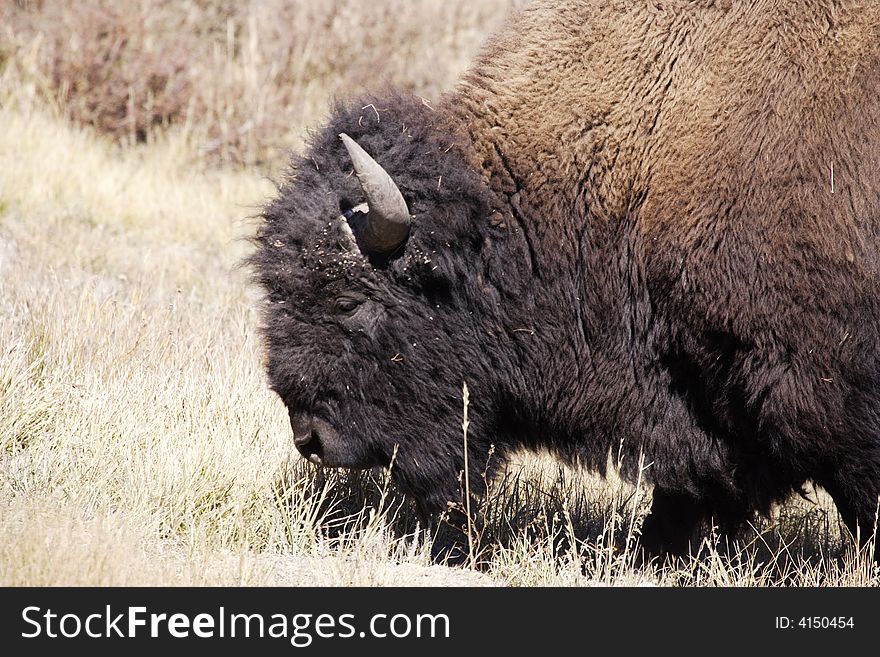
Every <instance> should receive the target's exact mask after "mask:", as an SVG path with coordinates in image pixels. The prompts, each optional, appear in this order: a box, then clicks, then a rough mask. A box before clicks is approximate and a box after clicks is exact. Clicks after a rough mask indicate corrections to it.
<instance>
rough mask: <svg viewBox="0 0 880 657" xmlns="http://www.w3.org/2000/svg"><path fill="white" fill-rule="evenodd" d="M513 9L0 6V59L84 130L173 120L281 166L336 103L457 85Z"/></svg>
mask: <svg viewBox="0 0 880 657" xmlns="http://www.w3.org/2000/svg"><path fill="white" fill-rule="evenodd" d="M515 3H516V0H490V1H486V0H483V1H482V2H462V1H459V2H437V1H436V0H382V1H381V2H361V1H359V0H335V1H334V2H326V1H324V0H311V1H309V0H252V1H251V2H233V1H231V0H187V1H186V2H169V1H168V0H123V1H122V2H120V1H119V0H89V1H88V2H77V3H70V2H67V0H40V1H29V2H18V3H11V2H10V3H7V6H6V8H5V11H4V10H3V9H0V25H6V26H7V29H6V31H5V33H0V62H2V59H3V57H4V55H3V53H4V52H5V53H6V55H5V56H6V58H8V59H10V60H12V61H14V63H15V64H16V65H17V66H18V67H20V68H22V69H23V70H24V71H25V72H26V73H27V75H28V76H29V77H30V78H31V79H32V80H33V81H34V84H35V91H36V92H37V93H39V95H40V96H41V97H42V98H43V99H45V100H48V101H49V102H51V103H53V104H55V105H56V106H57V107H58V108H59V109H60V110H61V112H62V113H63V114H65V115H66V116H68V117H70V118H72V119H73V120H74V121H76V122H78V123H80V124H85V125H90V126H94V127H96V128H97V129H99V130H100V131H101V132H104V133H108V134H110V135H112V136H114V137H115V138H117V139H120V140H129V141H130V140H134V141H143V140H145V139H147V138H148V137H149V135H150V133H151V130H152V129H153V128H155V127H156V126H162V125H175V126H177V127H178V128H179V129H181V130H182V131H184V132H186V133H187V134H189V136H190V137H191V138H192V140H193V141H194V142H195V143H196V144H197V145H198V148H199V155H200V156H202V157H208V158H209V159H210V160H212V161H214V162H217V161H219V162H223V163H238V164H245V165H255V164H267V163H268V164H271V165H272V166H277V165H278V163H279V161H280V160H281V159H283V157H284V153H285V152H286V151H287V149H288V148H290V147H291V146H292V145H297V144H299V143H300V142H301V139H302V135H303V132H304V130H305V129H306V128H308V127H311V126H313V125H315V124H316V123H317V122H319V121H320V120H321V119H322V118H323V117H324V115H325V114H326V110H327V101H328V98H330V97H337V96H338V97H345V96H347V95H350V94H353V93H357V92H359V91H361V90H363V88H365V87H367V88H378V87H382V86H384V85H386V84H394V85H397V86H400V87H402V88H404V89H407V90H410V91H414V92H416V93H420V94H423V95H427V96H436V94H438V93H439V92H440V91H441V90H443V89H445V88H447V87H449V86H450V84H451V83H452V82H453V81H454V79H455V77H456V76H457V74H458V72H459V71H460V70H461V69H462V68H463V67H464V66H465V65H466V64H467V62H468V61H469V60H470V58H471V56H472V55H473V53H474V52H475V50H476V48H477V47H478V46H479V44H480V42H481V39H482V37H483V35H484V33H485V31H486V30H488V29H490V28H491V27H492V26H493V25H495V23H496V22H497V21H498V20H499V19H500V18H501V17H502V16H503V14H504V13H505V11H506V9H507V8H508V7H509V6H511V5H512V4H515Z"/></svg>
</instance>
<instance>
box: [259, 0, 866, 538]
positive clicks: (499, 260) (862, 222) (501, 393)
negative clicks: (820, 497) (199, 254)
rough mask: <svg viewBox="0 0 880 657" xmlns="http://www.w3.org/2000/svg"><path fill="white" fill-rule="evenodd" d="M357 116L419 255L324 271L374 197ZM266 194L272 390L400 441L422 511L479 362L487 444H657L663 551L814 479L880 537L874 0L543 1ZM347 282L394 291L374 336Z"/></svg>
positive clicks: (360, 436)
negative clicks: (449, 83)
mask: <svg viewBox="0 0 880 657" xmlns="http://www.w3.org/2000/svg"><path fill="white" fill-rule="evenodd" d="M368 103H370V104H371V105H372V106H373V107H374V108H376V110H377V111H376V112H375V113H374V111H373V109H372V108H370V109H368V110H366V111H364V110H361V109H360V108H361V107H363V106H364V105H367V104H368ZM377 114H378V116H377ZM377 119H378V120H377ZM343 131H344V132H348V133H349V134H351V135H352V136H353V137H354V138H355V139H357V140H358V141H359V142H360V143H361V145H362V146H364V147H365V148H366V149H367V150H368V151H369V152H371V153H372V154H373V155H374V156H375V157H376V158H377V159H378V160H379V162H380V163H381V164H382V165H383V166H384V167H385V168H386V169H387V170H388V171H389V173H390V174H391V175H392V176H393V177H394V178H395V180H396V181H397V183H398V185H399V187H400V188H401V190H402V192H403V194H404V196H405V197H406V199H407V202H408V203H409V206H410V210H411V211H412V212H413V214H414V216H415V223H414V228H413V233H412V235H411V237H410V239H409V242H408V244H407V245H406V249H405V251H404V252H403V253H402V255H400V257H399V258H396V259H393V260H392V261H390V262H387V263H376V262H373V263H372V264H367V262H366V259H364V260H363V262H362V263H361V265H358V266H359V267H360V266H364V267H365V269H363V270H362V271H361V270H359V274H358V275H357V276H351V275H349V276H348V277H346V275H345V274H343V273H339V272H338V271H336V269H338V267H336V268H335V269H334V270H333V272H332V273H327V274H326V276H324V274H325V273H326V272H324V270H323V269H322V267H324V264H320V265H319V264H316V263H315V262H314V261H313V260H309V257H308V253H309V249H314V248H318V246H314V245H317V244H320V245H324V242H320V239H322V238H320V236H319V231H320V230H324V235H325V236H326V234H327V230H328V224H329V225H330V229H332V221H333V220H334V216H335V215H336V214H338V212H339V209H340V208H341V209H342V210H345V209H346V208H350V207H352V206H353V205H354V204H356V203H358V202H360V201H362V200H363V198H362V193H361V192H360V190H359V188H358V186H357V183H356V181H354V180H352V179H351V178H350V177H348V175H347V174H348V168H349V164H348V163H347V160H346V157H345V155H344V151H342V149H341V147H340V146H339V145H338V143H337V141H336V135H337V134H338V133H339V132H343ZM265 218H266V222H265V224H264V226H263V227H262V228H261V231H260V233H259V235H258V237H257V243H258V245H259V247H260V250H259V252H258V253H257V255H256V256H255V257H254V264H255V265H256V268H257V273H258V278H259V280H260V282H261V284H262V285H263V286H264V288H265V289H266V290H267V293H268V296H269V299H270V300H272V301H274V302H275V304H272V305H270V306H269V310H268V312H267V316H266V317H267V321H266V328H265V334H266V336H267V341H268V347H269V356H270V360H269V372H270V377H271V379H272V382H273V386H274V388H275V389H276V390H277V391H278V392H279V394H281V395H282V397H283V398H284V399H285V401H286V402H287V404H288V406H289V407H290V408H291V413H292V415H294V414H301V413H306V414H308V415H310V416H311V415H315V416H317V417H319V418H320V422H321V423H326V426H333V427H336V429H335V430H334V431H333V432H331V433H328V435H327V437H326V438H327V440H326V442H327V445H326V446H325V447H326V450H327V452H328V453H331V452H334V451H335V452H337V453H343V452H345V453H348V454H353V453H354V454H357V455H358V457H357V458H356V459H354V461H357V463H354V462H353V461H352V460H351V459H349V460H346V459H343V458H341V457H337V460H338V461H339V462H340V463H342V464H346V465H354V464H370V463H376V462H380V463H387V462H388V460H389V458H390V457H389V455H390V452H391V451H392V447H393V446H394V445H397V446H398V447H399V454H398V457H397V462H396V466H395V467H396V469H397V472H396V474H397V476H398V479H399V481H400V482H401V483H402V485H403V486H404V487H405V488H407V489H408V490H410V492H412V493H413V494H414V495H415V496H416V497H417V498H418V499H419V500H420V501H422V502H423V503H424V505H425V508H426V509H427V510H429V511H433V510H436V509H439V508H441V507H442V506H443V504H444V503H445V501H446V500H448V499H451V498H452V497H454V492H455V486H456V483H455V473H456V472H457V471H459V470H460V469H461V467H462V466H461V458H460V455H459V454H458V452H460V449H458V447H457V445H459V444H460V434H459V431H458V430H457V421H456V418H457V417H458V415H457V413H456V408H455V406H456V405H455V403H454V401H455V399H456V398H457V397H456V395H457V393H456V391H457V390H460V386H461V382H462V380H464V379H467V380H468V381H469V383H471V387H472V388H476V390H475V394H474V397H475V398H476V399H477V400H478V401H477V405H476V407H475V411H474V415H475V422H476V424H475V426H474V431H473V432H472V434H473V435H472V444H471V449H472V450H473V452H474V453H473V454H472V455H471V463H476V464H483V463H485V459H486V455H487V454H488V452H489V450H490V445H493V444H494V445H495V446H496V453H498V454H501V455H502V456H503V454H504V453H505V452H506V451H507V450H508V449H512V448H515V447H519V446H527V447H548V448H550V449H552V450H554V451H555V452H556V453H558V454H559V455H560V456H562V457H564V458H569V459H572V460H576V461H579V462H581V463H584V464H586V465H587V466H589V467H592V468H594V469H597V470H602V469H603V468H604V465H605V459H606V456H607V454H608V451H609V449H612V448H614V449H615V450H618V449H621V450H622V452H623V453H624V454H625V455H626V458H625V459H624V466H625V472H624V474H625V475H629V476H635V473H636V470H637V468H638V463H639V456H640V455H644V456H645V458H646V462H648V463H650V464H651V465H650V466H649V467H648V468H647V470H646V473H645V474H646V475H647V477H648V479H649V480H651V481H652V482H653V483H654V484H655V495H654V506H653V513H652V516H651V517H650V518H649V520H648V521H647V522H646V525H645V528H644V542H645V543H646V544H647V545H648V547H650V548H651V549H653V550H656V551H673V552H676V551H682V550H684V549H686V548H687V545H688V541H689V539H690V538H691V536H692V534H693V532H694V530H695V529H696V528H697V526H698V525H699V523H700V522H701V521H702V519H704V518H706V517H708V516H709V515H713V516H715V517H716V519H718V520H719V522H721V524H722V525H723V526H724V527H725V528H726V529H731V530H732V529H734V528H736V527H737V526H738V525H739V524H740V523H742V522H743V521H744V520H745V519H747V518H748V517H749V515H750V514H751V513H752V512H754V511H759V512H764V513H766V512H768V511H769V509H770V507H771V505H772V504H773V503H775V502H777V501H780V500H783V499H785V498H786V497H787V496H788V495H790V494H791V493H792V492H793V491H796V490H798V489H800V488H801V487H802V486H803V484H804V483H805V482H806V481H808V480H813V481H816V482H818V483H819V484H821V485H822V486H824V487H825V488H826V489H828V490H829V492H830V493H831V494H832V495H833V496H834V499H835V501H836V503H837V505H838V508H839V509H840V511H841V513H842V515H843V517H844V519H845V520H846V522H847V523H848V525H849V526H850V528H851V529H852V530H853V531H856V529H857V527H858V528H860V530H861V532H862V536H863V537H864V536H865V535H866V534H873V532H874V529H875V513H876V510H877V504H878V494H880V329H878V326H880V278H878V274H880V272H878V266H880V257H878V252H877V248H878V240H877V238H878V222H880V3H875V2H867V1H862V2H856V1H852V0H841V1H831V0H806V1H804V0H776V1H773V2H770V1H769V0H753V1H749V2H746V1H744V0H743V1H739V0H729V1H728V2H723V1H717V2H713V1H711V0H696V1H685V0H670V1H667V2H635V1H623V0H620V1H617V2H599V1H575V0H562V1H552V2H551V1H537V2H533V3H532V4H531V5H530V6H529V7H528V8H526V9H525V10H523V11H521V12H519V13H518V14H516V15H514V16H513V17H512V18H511V19H510V21H509V22H508V23H507V25H506V26H505V27H504V28H503V29H502V30H501V31H500V32H499V34H498V35H496V36H495V37H494V38H493V39H492V40H491V41H490V43H489V44H488V46H487V47H486V49H485V51H484V53H483V54H482V56H481V57H480V58H479V60H478V61H477V62H476V63H475V65H474V67H473V68H472V70H471V71H470V72H469V73H468V74H467V75H466V77H465V78H464V80H463V81H462V82H461V84H460V86H459V87H458V88H457V89H456V90H455V91H454V92H453V93H451V94H449V95H448V96H447V97H445V98H444V99H443V101H442V102H441V103H440V104H438V105H437V106H436V107H435V108H434V109H433V110H432V109H428V108H426V107H425V106H424V105H423V104H422V103H419V102H415V101H411V100H409V99H405V98H398V97H396V96H394V95H391V96H388V97H384V98H378V99H369V100H367V101H364V102H360V103H356V104H354V105H352V106H351V107H349V108H347V107H339V108H338V109H337V111H336V113H335V114H334V117H333V120H332V123H331V125H330V126H329V128H328V129H327V131H326V132H324V133H322V135H320V136H319V137H318V138H317V139H316V141H315V142H314V144H313V146H312V148H311V150H310V152H309V154H308V156H307V157H305V158H302V159H298V160H297V161H295V162H294V176H293V177H292V178H291V180H290V182H289V184H288V185H286V186H285V187H284V188H283V189H282V190H281V195H280V197H279V199H278V200H276V201H275V202H274V203H273V204H272V205H270V206H269V208H267V211H266V215H265ZM276 243H282V244H285V245H287V244H295V245H296V246H295V247H293V248H290V249H279V248H278V247H277V246H273V244H276ZM310 245H312V246H310ZM320 248H325V247H324V246H321V247H320ZM326 248H327V249H329V250H330V251H332V249H333V248H334V247H333V246H332V244H328V245H327V246H326ZM366 255H369V254H366ZM428 261H430V267H428V266H426V265H425V263H426V262H428ZM285 270H286V271H285ZM316 272H317V275H316ZM328 277H329V278H330V279H332V281H337V284H338V288H339V289H347V290H349V291H351V290H352V289H355V290H359V292H358V294H360V295H361V296H363V298H364V299H368V300H369V301H368V303H369V304H375V307H372V306H366V307H368V310H364V311H363V312H362V317H361V319H360V320H358V322H355V323H354V326H355V327H356V328H355V329H352V328H351V326H352V324H351V323H349V325H348V326H349V330H350V331H351V330H355V331H356V332H360V333H361V334H364V333H366V334H367V335H368V336H369V339H367V340H365V341H364V340H363V338H350V337H347V336H346V335H345V332H344V331H343V332H342V333H336V332H334V330H333V329H331V328H329V327H330V326H333V325H335V324H339V323H341V324H342V325H345V322H346V321H349V320H340V319H338V318H336V319H334V316H333V311H332V310H330V309H328V308H327V307H326V306H325V305H322V303H321V302H320V301H319V299H321V298H322V297H323V296H325V295H331V297H332V295H333V294H338V293H339V289H336V288H330V287H328V285H329V283H327V282H326V279H327V278H328ZM279 303H280V304H286V306H285V309H284V311H283V313H280V312H279V310H278V304H279ZM294 304H295V305H296V308H295V309H292V306H293V305H294ZM284 313H286V314H284ZM429 315H430V321H427V320H426V317H427V316H429ZM365 327H367V328H365ZM359 340H360V341H359ZM315 341H317V342H315ZM315 344H320V345H322V347H321V349H317V347H315V346H314V345H315ZM419 344H422V345H423V347H419V346H418V345H419ZM410 345H411V346H410ZM316 350H317V351H316ZM319 352H320V353H319ZM330 354H344V356H341V357H340V358H338V359H337V358H336V357H335V356H331V355H330ZM386 356H387V357H388V358H386ZM392 356H396V357H397V358H395V359H392V358H391V357H392ZM392 361H393V362H392ZM401 363H403V364H401ZM328 370H331V371H332V372H333V377H339V379H338V380H334V381H332V382H331V381H330V380H328V375H327V373H326V372H327V371H328ZM365 371H368V372H370V375H369V377H368V378H365V377H364V375H363V372H365ZM330 378H332V377H330ZM340 380H341V381H343V382H345V385H346V387H347V388H348V390H349V392H345V391H343V390H342V389H341V388H340V386H341V385H342V384H340V383H339V381H340ZM351 391H354V392H351ZM328 400H329V401H328ZM450 400H452V401H450ZM316 409H317V410H316ZM447 414H451V415H452V417H451V418H447ZM321 426H324V425H323V424H322V425H321ZM621 444H622V448H620V447H619V445H621ZM334 445H335V446H334ZM345 445H347V447H346V446H345Z"/></svg>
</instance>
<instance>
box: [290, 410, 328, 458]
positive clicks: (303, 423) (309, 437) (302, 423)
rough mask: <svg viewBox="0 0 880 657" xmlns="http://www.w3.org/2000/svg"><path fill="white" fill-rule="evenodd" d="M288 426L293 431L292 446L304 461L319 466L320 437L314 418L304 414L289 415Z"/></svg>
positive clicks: (320, 452)
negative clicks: (294, 446)
mask: <svg viewBox="0 0 880 657" xmlns="http://www.w3.org/2000/svg"><path fill="white" fill-rule="evenodd" d="M290 426H291V428H292V429H293V444H294V445H296V448H297V449H298V450H299V453H300V454H302V455H303V457H304V458H305V459H307V460H308V461H310V462H311V463H314V464H315V465H321V464H322V463H323V459H322V452H323V449H322V444H321V436H320V431H319V430H318V427H317V426H316V423H315V420H314V418H312V417H311V416H309V415H306V414H305V413H293V412H291V413H290Z"/></svg>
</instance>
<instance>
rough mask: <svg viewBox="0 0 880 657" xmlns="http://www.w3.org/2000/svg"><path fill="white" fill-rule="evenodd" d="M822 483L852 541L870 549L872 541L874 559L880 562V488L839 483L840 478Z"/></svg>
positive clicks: (852, 483)
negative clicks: (856, 541)
mask: <svg viewBox="0 0 880 657" xmlns="http://www.w3.org/2000/svg"><path fill="white" fill-rule="evenodd" d="M821 484H822V486H823V488H825V490H826V491H828V493H829V494H830V495H831V497H832V499H834V504H835V506H837V511H838V512H839V513H840V517H841V518H842V519H843V522H844V523H845V524H846V527H847V529H849V532H850V534H851V535H852V537H853V539H858V543H859V547H860V548H863V547H866V546H869V545H871V542H872V541H873V546H872V547H873V551H874V555H873V556H874V560H875V561H878V562H880V549H878V542H880V532H878V524H880V522H878V515H877V514H878V503H880V486H878V485H876V484H875V485H868V486H864V485H863V486H857V485H856V484H855V482H850V481H840V478H836V479H834V480H831V481H828V482H821Z"/></svg>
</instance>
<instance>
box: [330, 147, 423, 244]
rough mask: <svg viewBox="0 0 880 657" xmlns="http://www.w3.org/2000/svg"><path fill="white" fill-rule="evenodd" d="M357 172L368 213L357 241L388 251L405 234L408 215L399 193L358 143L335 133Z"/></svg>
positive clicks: (404, 236)
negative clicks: (365, 225)
mask: <svg viewBox="0 0 880 657" xmlns="http://www.w3.org/2000/svg"><path fill="white" fill-rule="evenodd" d="M339 138H340V139H341V140H342V143H343V144H344V145H345V150H347V151H348V156H349V157H350V158H351V163H352V165H354V172H355V174H357V177H358V180H359V181H360V183H361V187H362V188H363V190H364V194H366V196H367V203H368V204H369V206H370V212H369V214H368V215H367V217H368V220H367V227H366V228H365V229H364V231H363V234H362V235H361V236H360V241H361V243H362V244H363V245H364V246H366V247H367V248H368V249H370V250H371V251H374V252H377V253H381V254H385V255H387V254H390V253H393V252H394V251H396V250H397V248H398V247H399V246H400V245H401V244H403V243H404V242H405V241H406V238H407V237H408V236H409V226H410V215H409V208H407V207H406V201H405V200H403V194H401V193H400V189H398V187H397V185H396V184H395V182H394V180H392V178H391V176H390V175H388V172H387V171H385V169H383V168H382V167H381V165H380V164H379V163H378V162H376V160H374V159H373V158H372V157H370V156H369V155H368V154H367V152H366V151H365V150H364V149H363V148H361V147H360V145H359V144H358V143H357V142H356V141H355V140H354V139H352V138H351V137H349V136H348V135H346V134H344V133H343V134H341V135H339Z"/></svg>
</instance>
